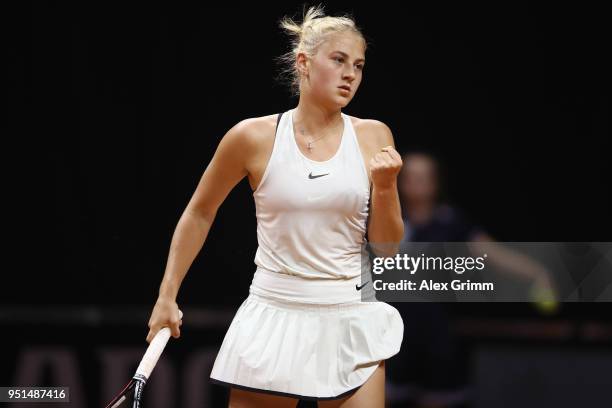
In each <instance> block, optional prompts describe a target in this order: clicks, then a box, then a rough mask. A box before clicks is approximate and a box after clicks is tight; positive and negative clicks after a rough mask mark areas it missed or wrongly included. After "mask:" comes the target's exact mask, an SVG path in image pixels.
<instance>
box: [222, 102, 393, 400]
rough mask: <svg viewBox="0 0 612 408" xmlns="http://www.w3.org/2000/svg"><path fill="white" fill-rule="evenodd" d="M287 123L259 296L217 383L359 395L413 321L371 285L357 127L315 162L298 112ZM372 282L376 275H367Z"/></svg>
mask: <svg viewBox="0 0 612 408" xmlns="http://www.w3.org/2000/svg"><path fill="white" fill-rule="evenodd" d="M294 110H295V109H291V110H289V111H287V112H284V113H283V114H282V116H281V117H280V121H279V122H278V127H277V132H276V137H275V140H274V147H273V149H272V154H271V156H270V159H269V161H268V164H267V167H266V169H265V171H264V174H263V176H262V179H261V182H260V184H259V186H258V187H257V190H255V191H254V192H253V197H254V199H255V206H256V215H257V239H258V244H259V247H258V249H257V253H256V255H255V264H256V265H257V270H256V271H255V274H254V276H253V281H252V283H251V286H250V288H249V295H248V297H247V298H246V299H245V300H244V301H243V303H242V304H241V305H240V307H239V308H238V311H237V312H236V315H235V316H234V319H233V320H232V322H231V324H230V327H229V329H228V331H227V333H226V335H225V338H224V340H223V343H222V344H221V348H220V350H219V353H218V354H217V357H216V359H215V363H214V365H213V368H212V372H211V375H210V379H211V382H213V383H216V384H221V385H227V386H232V387H237V388H243V389H247V390H252V391H257V392H268V393H272V394H276V395H284V396H289V397H295V398H300V399H304V400H308V399H310V400H325V399H334V398H340V397H344V396H346V395H347V394H350V393H352V392H354V391H356V390H357V389H358V388H359V387H360V386H361V385H363V384H364V383H365V382H366V381H367V379H368V378H369V377H370V376H371V375H372V374H373V373H374V370H375V369H376V368H377V366H378V365H379V363H380V361H381V360H385V359H388V358H390V357H392V356H393V355H395V354H397V353H398V352H399V349H400V346H401V342H402V338H403V332H404V325H403V321H402V318H401V316H400V314H399V312H398V311H397V309H395V308H394V307H393V306H391V305H389V304H387V303H384V302H379V301H377V300H376V298H375V293H374V290H373V289H371V287H372V285H371V284H366V285H365V286H364V287H363V289H361V290H357V287H356V286H361V285H362V280H363V279H362V276H363V268H364V265H367V263H364V262H367V259H366V260H365V261H364V262H362V256H364V253H363V245H364V244H365V243H366V240H365V233H366V228H367V217H368V206H369V198H370V183H369V179H368V173H367V170H366V166H365V163H364V161H363V157H362V155H361V150H360V148H359V143H358V141H357V136H356V134H355V130H354V128H353V126H352V123H351V120H350V118H349V117H348V116H347V115H345V114H344V113H342V114H341V115H342V119H343V122H344V130H343V134H342V139H341V142H340V146H339V148H338V150H337V152H336V153H335V154H334V156H333V157H332V158H330V159H329V160H326V161H324V162H319V161H314V160H311V159H309V158H307V157H306V156H305V155H304V154H302V152H301V151H300V149H299V147H298V145H297V143H296V140H295V136H294V132H293V112H294ZM364 282H366V280H364Z"/></svg>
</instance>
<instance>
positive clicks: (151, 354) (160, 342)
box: [134, 310, 183, 381]
mask: <svg viewBox="0 0 612 408" xmlns="http://www.w3.org/2000/svg"><path fill="white" fill-rule="evenodd" d="M182 318H183V312H181V311H180V310H179V319H182ZM171 335H172V332H171V330H170V328H169V327H162V328H161V329H160V330H159V331H158V332H157V334H156V335H155V337H153V340H151V344H149V347H148V348H147V351H146V352H145V354H144V356H143V357H142V360H141V361H140V364H139V365H138V368H137V369H136V375H135V376H134V378H138V379H139V380H141V381H142V380H144V381H146V380H148V379H149V376H150V375H151V372H152V371H153V368H155V364H157V360H159V357H160V356H161V354H162V352H163V351H164V348H165V347H166V344H167V343H168V340H169V339H170V336H171Z"/></svg>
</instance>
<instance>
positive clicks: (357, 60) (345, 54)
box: [332, 50, 365, 62]
mask: <svg viewBox="0 0 612 408" xmlns="http://www.w3.org/2000/svg"><path fill="white" fill-rule="evenodd" d="M334 52H337V53H338V54H342V55H343V56H345V57H347V58H348V56H349V55H348V54H347V53H346V52H342V51H337V50H336V51H333V52H332V54H333V53H334ZM355 62H365V59H364V58H357V59H356V60H355Z"/></svg>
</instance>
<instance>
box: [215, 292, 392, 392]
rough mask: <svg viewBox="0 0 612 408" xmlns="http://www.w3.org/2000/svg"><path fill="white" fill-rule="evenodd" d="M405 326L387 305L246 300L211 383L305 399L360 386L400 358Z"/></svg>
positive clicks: (253, 297) (251, 296)
mask: <svg viewBox="0 0 612 408" xmlns="http://www.w3.org/2000/svg"><path fill="white" fill-rule="evenodd" d="M403 332H404V325H403V321H402V318H401V316H400V314H399V312H398V311H397V309H395V308H394V307H393V306H391V305H389V304H387V303H384V302H360V301H358V302H348V303H343V304H337V305H329V304H325V305H323V304H309V303H301V302H294V301H288V300H284V299H278V298H270V297H265V296H261V295H258V294H255V293H250V294H249V296H248V297H247V298H246V299H245V300H244V301H243V303H242V304H241V305H240V307H239V308H238V310H237V312H236V315H235V316H234V319H233V320H232V322H231V324H230V327H229V328H228V330H227V333H226V335H225V338H224V339H223V343H222V344H221V347H220V349H219V353H218V354H217V357H216V359H215V363H214V365H213V369H212V372H211V375H210V377H211V381H213V382H216V383H218V384H223V385H229V386H232V385H234V386H237V387H243V388H246V389H252V390H254V391H262V392H270V393H275V394H279V395H286V396H293V397H296V398H302V399H316V400H320V399H332V398H338V397H340V396H343V395H346V394H347V393H349V392H351V391H354V390H356V389H357V388H359V387H360V386H361V385H363V384H364V383H365V382H366V381H367V379H368V378H369V377H370V376H371V375H372V374H373V373H374V371H375V370H376V368H377V367H378V365H379V363H380V362H381V361H382V360H385V359H388V358H390V357H392V356H393V355H395V354H397V353H398V352H399V349H400V346H401V342H402V338H403Z"/></svg>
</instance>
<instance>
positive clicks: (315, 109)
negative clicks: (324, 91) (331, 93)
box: [293, 98, 342, 135]
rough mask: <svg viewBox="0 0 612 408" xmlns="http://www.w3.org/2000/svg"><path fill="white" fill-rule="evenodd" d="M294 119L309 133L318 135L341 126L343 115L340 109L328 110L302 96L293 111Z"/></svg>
mask: <svg viewBox="0 0 612 408" xmlns="http://www.w3.org/2000/svg"><path fill="white" fill-rule="evenodd" d="M293 121H294V123H295V124H296V126H298V125H299V126H300V127H301V128H303V129H304V130H305V131H306V132H307V133H308V134H311V135H317V134H322V133H326V132H329V131H330V130H332V129H334V128H336V126H339V125H340V124H341V123H342V115H341V111H340V109H336V110H328V109H326V108H324V107H321V106H318V105H315V104H312V103H308V102H305V101H304V100H303V99H302V98H300V101H299V103H298V106H297V107H296V108H295V111H294V112H293Z"/></svg>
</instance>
